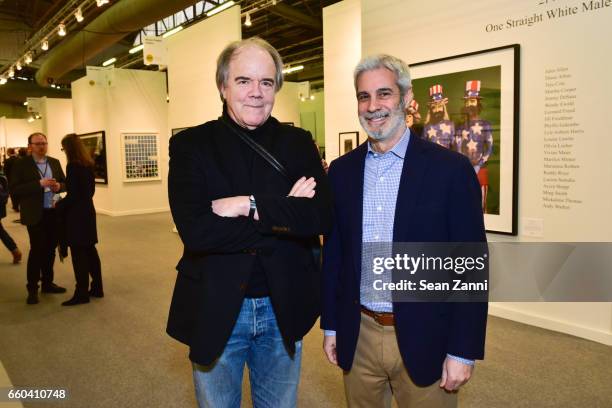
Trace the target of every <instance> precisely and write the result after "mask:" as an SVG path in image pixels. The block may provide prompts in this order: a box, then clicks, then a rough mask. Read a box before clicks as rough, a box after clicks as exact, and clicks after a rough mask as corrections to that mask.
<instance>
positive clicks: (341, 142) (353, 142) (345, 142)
mask: <svg viewBox="0 0 612 408" xmlns="http://www.w3.org/2000/svg"><path fill="white" fill-rule="evenodd" d="M358 143H359V132H340V133H339V134H338V156H342V155H343V154H346V153H348V152H350V151H351V150H353V149H354V148H356V147H357V146H358Z"/></svg>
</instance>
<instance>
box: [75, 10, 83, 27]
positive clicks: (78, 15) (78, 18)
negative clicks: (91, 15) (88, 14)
mask: <svg viewBox="0 0 612 408" xmlns="http://www.w3.org/2000/svg"><path fill="white" fill-rule="evenodd" d="M74 18H75V19H76V21H77V23H80V22H81V21H83V11H82V10H81V8H80V7H79V8H78V9H77V11H76V12H75V13H74Z"/></svg>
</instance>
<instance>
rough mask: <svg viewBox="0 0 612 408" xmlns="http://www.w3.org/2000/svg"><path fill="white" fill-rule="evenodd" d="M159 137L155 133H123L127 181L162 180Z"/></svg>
mask: <svg viewBox="0 0 612 408" xmlns="http://www.w3.org/2000/svg"><path fill="white" fill-rule="evenodd" d="M158 142H159V141H158V137H157V134H155V133H123V134H122V148H123V172H124V174H123V176H124V180H125V181H142V180H160V179H161V176H160V172H159V155H158V152H159V148H158V145H159V143H158Z"/></svg>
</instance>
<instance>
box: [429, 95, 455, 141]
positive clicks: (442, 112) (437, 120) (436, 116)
mask: <svg viewBox="0 0 612 408" xmlns="http://www.w3.org/2000/svg"><path fill="white" fill-rule="evenodd" d="M429 97H430V98H431V101H430V102H429V110H428V111H427V117H426V118H425V129H423V137H424V138H426V139H427V140H429V141H430V142H433V143H437V144H439V145H440V146H444V147H446V148H447V149H451V150H454V149H455V146H454V145H453V142H454V138H455V124H454V123H453V122H452V121H451V120H450V118H449V116H448V111H447V109H446V105H447V104H448V98H445V97H444V95H443V94H442V85H433V86H431V87H430V88H429Z"/></svg>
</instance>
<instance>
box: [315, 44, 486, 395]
mask: <svg viewBox="0 0 612 408" xmlns="http://www.w3.org/2000/svg"><path fill="white" fill-rule="evenodd" d="M354 79H355V90H356V94H357V106H358V115H359V121H360V123H361V125H362V126H363V128H364V130H365V131H366V133H367V134H368V136H369V139H368V143H364V144H362V145H360V146H359V147H357V148H356V149H355V150H352V151H351V152H349V153H347V154H345V155H344V156H342V157H340V158H338V159H337V160H335V161H334V162H332V164H331V166H330V168H329V178H330V182H331V187H332V192H333V197H334V214H335V218H334V224H333V227H332V230H331V232H330V234H329V235H328V236H327V239H326V241H325V247H324V250H323V309H322V314H321V328H322V329H323V330H324V331H325V333H324V334H325V337H324V342H323V350H324V352H325V354H326V356H327V358H328V360H329V361H330V362H331V363H332V364H334V365H338V366H339V367H340V368H342V369H343V370H344V386H345V391H346V397H347V403H348V406H349V407H357V406H359V407H389V406H390V401H391V396H393V397H394V398H395V399H396V401H397V404H398V406H400V407H412V406H428V407H455V406H456V405H457V394H456V393H455V392H452V391H456V390H458V389H459V388H460V387H461V386H462V385H463V384H465V383H466V382H467V381H468V380H469V379H470V376H471V374H472V370H473V368H474V360H475V359H482V358H483V357H484V339H485V331H486V319H487V304H486V303H467V302H464V303H450V302H449V303H434V302H398V301H396V300H394V299H393V298H392V296H391V293H390V292H389V291H377V290H376V289H375V281H376V279H380V278H381V277H382V278H383V279H387V281H390V277H389V275H390V274H389V273H387V274H386V275H378V274H374V271H373V268H372V263H369V262H368V255H369V254H371V252H372V251H371V249H372V246H373V245H382V246H383V248H385V249H386V248H390V247H391V246H392V245H393V244H394V243H398V242H453V243H457V242H485V241H486V237H485V232H484V220H483V214H482V211H481V209H480V189H479V187H478V181H477V180H476V176H475V174H474V171H473V170H472V166H471V165H470V162H469V161H468V160H467V158H465V157H464V156H462V155H460V154H458V153H457V152H453V151H450V150H448V149H445V148H442V147H440V146H438V145H436V144H434V143H430V142H429V141H426V140H423V139H421V138H420V137H418V136H416V135H415V134H413V133H412V132H411V131H410V130H409V129H408V128H407V127H406V122H405V117H404V116H405V113H404V112H405V107H406V106H407V105H409V103H410V101H411V99H412V86H411V81H410V74H409V71H408V66H407V65H406V63H404V62H403V61H401V60H399V59H397V58H395V57H392V56H389V55H378V56H372V57H366V58H364V59H363V60H361V62H360V63H359V64H358V65H357V68H356V69H355V73H354ZM376 292H378V293H376Z"/></svg>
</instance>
